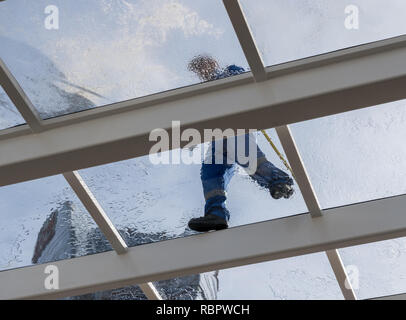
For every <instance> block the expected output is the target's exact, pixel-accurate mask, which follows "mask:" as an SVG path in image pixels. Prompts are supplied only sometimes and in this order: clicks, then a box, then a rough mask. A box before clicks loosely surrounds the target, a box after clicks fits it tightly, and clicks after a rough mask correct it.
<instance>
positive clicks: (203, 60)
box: [188, 54, 219, 81]
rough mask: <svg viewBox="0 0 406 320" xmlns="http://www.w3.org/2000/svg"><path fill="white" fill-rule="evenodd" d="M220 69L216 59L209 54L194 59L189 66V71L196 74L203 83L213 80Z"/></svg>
mask: <svg viewBox="0 0 406 320" xmlns="http://www.w3.org/2000/svg"><path fill="white" fill-rule="evenodd" d="M218 69H219V64H218V62H217V61H216V59H214V58H213V57H211V56H210V55H207V54H204V55H198V56H196V57H194V58H193V59H192V60H190V62H189V64H188V70H189V71H193V72H194V73H196V74H197V75H198V76H199V78H200V79H201V80H202V81H210V80H213V78H214V75H215V74H216V70H218Z"/></svg>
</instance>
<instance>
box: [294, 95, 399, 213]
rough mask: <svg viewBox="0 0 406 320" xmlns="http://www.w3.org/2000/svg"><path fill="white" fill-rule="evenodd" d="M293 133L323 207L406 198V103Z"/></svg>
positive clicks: (298, 127)
mask: <svg viewBox="0 0 406 320" xmlns="http://www.w3.org/2000/svg"><path fill="white" fill-rule="evenodd" d="M291 129H292V132H293V135H294V138H295V140H296V142H297V145H298V148H299V150H300V154H301V155H302V158H303V161H304V164H305V166H306V169H307V171H308V173H309V176H310V179H311V182H312V184H313V186H314V188H315V191H316V193H317V196H318V198H319V200H320V203H321V206H322V208H331V207H337V206H342V205H347V204H351V203H357V202H363V201H368V200H373V199H379V198H385V197H390V196H395V195H401V194H405V193H406V184H405V183H404V181H405V179H406V144H405V143H404V137H406V100H400V101H396V102H393V103H388V104H383V105H378V106H375V107H370V108H364V109H360V110H356V111H351V112H346V113H342V114H338V115H334V116H329V117H324V118H319V119H314V120H311V121H305V122H300V123H296V124H293V125H291Z"/></svg>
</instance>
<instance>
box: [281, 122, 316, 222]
mask: <svg viewBox="0 0 406 320" xmlns="http://www.w3.org/2000/svg"><path fill="white" fill-rule="evenodd" d="M276 133H277V134H278V137H279V141H280V142H281V144H282V147H283V150H284V151H285V154H286V157H287V158H288V161H289V163H290V165H291V167H292V170H293V172H294V174H295V180H296V183H297V185H298V186H299V189H300V192H301V193H302V196H303V200H304V202H305V203H306V207H307V210H309V212H310V215H311V216H312V217H319V216H321V215H322V212H321V208H320V204H319V201H318V199H317V196H316V193H315V192H314V189H313V186H312V184H311V182H310V179H309V176H308V174H307V171H306V168H305V166H304V164H303V161H302V157H301V156H300V153H299V150H298V148H297V146H296V142H295V140H294V139H293V136H292V133H291V131H290V129H289V127H288V126H281V127H277V128H276Z"/></svg>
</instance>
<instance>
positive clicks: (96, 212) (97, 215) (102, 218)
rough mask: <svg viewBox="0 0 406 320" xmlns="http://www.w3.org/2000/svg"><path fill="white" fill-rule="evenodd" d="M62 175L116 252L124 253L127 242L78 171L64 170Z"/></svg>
mask: <svg viewBox="0 0 406 320" xmlns="http://www.w3.org/2000/svg"><path fill="white" fill-rule="evenodd" d="M63 176H64V178H65V180H66V181H67V182H68V184H69V185H70V187H71V188H72V190H73V191H74V192H75V194H76V196H77V197H78V198H79V200H80V201H81V202H82V204H83V206H84V207H85V208H86V210H87V211H88V212H89V214H90V215H91V217H92V218H93V220H94V221H95V222H96V224H97V226H98V227H99V229H100V231H101V232H102V233H103V234H104V236H105V237H106V239H107V240H108V241H109V242H110V244H111V246H112V247H113V249H114V250H115V251H116V252H117V254H123V253H126V252H127V249H128V247H127V244H126V243H125V241H124V239H123V238H122V237H121V235H120V233H119V232H118V231H117V229H116V227H115V226H114V224H113V222H111V220H110V219H109V217H108V216H107V214H106V213H105V212H104V210H103V208H102V206H101V205H100V204H99V202H98V201H97V199H96V198H95V196H94V195H93V194H92V192H91V191H90V189H89V188H88V186H87V185H86V183H85V182H84V181H83V179H82V177H81V176H80V175H79V173H78V172H76V171H75V172H65V173H64V174H63Z"/></svg>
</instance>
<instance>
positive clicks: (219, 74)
mask: <svg viewBox="0 0 406 320" xmlns="http://www.w3.org/2000/svg"><path fill="white" fill-rule="evenodd" d="M244 72H245V70H244V68H242V67H239V66H236V65H235V64H232V65H231V66H228V67H226V68H225V69H223V70H216V74H215V75H214V77H213V80H218V79H224V78H228V77H231V76H236V75H238V74H242V73H244Z"/></svg>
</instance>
